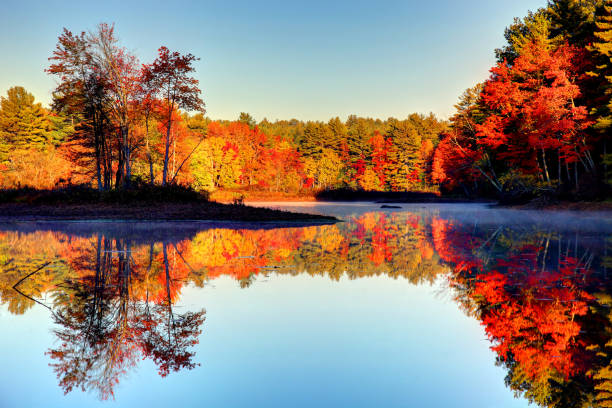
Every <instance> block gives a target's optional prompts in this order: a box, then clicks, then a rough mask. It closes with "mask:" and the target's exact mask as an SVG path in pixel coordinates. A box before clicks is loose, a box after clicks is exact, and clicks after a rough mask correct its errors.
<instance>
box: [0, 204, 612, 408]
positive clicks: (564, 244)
mask: <svg viewBox="0 0 612 408" xmlns="http://www.w3.org/2000/svg"><path fill="white" fill-rule="evenodd" d="M538 220H539V221H541V222H537V221H538ZM167 227H168V226H165V227H164V228H161V229H160V228H155V229H154V230H148V229H147V227H143V226H139V225H131V226H130V225H120V226H113V225H110V224H108V225H104V226H92V225H91V224H83V225H79V224H69V225H32V224H22V225H12V226H11V225H5V226H3V227H2V232H0V268H1V272H0V300H1V301H2V303H3V304H6V307H7V309H8V310H9V311H10V312H11V313H12V314H15V315H20V314H24V313H25V312H26V311H27V310H29V309H30V308H33V307H35V306H36V305H38V306H37V307H46V308H48V309H49V310H50V314H51V317H52V319H53V322H54V331H53V333H54V335H55V337H56V338H57V340H58V341H57V343H56V344H55V345H54V346H51V347H50V348H49V350H48V352H47V358H48V359H49V362H50V365H51V367H52V369H53V371H54V372H55V375H56V376H57V381H58V383H59V386H60V387H61V388H62V389H63V390H64V392H65V393H69V392H71V391H73V390H74V389H81V390H83V391H93V392H95V393H97V394H98V396H99V398H101V399H107V398H109V397H113V395H114V393H113V392H114V388H115V387H116V385H117V384H118V383H120V381H121V379H122V378H123V377H124V376H125V375H127V374H128V373H129V372H130V371H132V370H134V369H135V368H136V366H137V365H138V362H139V361H140V360H142V359H148V360H150V361H153V362H154V363H155V365H156V366H157V369H158V372H159V375H161V376H166V375H168V374H170V373H172V372H176V371H180V370H189V369H192V368H194V367H195V366H196V363H195V355H194V351H193V350H194V346H195V345H196V344H197V343H198V341H199V339H200V336H202V335H204V336H205V335H206V334H205V333H204V334H202V333H203V331H204V329H205V311H204V310H183V309H181V310H179V311H177V310H175V309H176V308H175V307H174V305H175V304H176V302H177V301H178V300H179V298H180V296H181V292H182V289H183V288H185V287H186V286H194V287H202V286H204V285H206V284H207V283H209V282H210V281H212V280H214V279H216V278H219V277H221V276H228V277H231V278H233V279H234V280H235V281H236V283H237V285H239V286H240V287H242V288H245V289H246V288H248V287H249V286H250V285H251V284H253V282H256V281H257V280H258V278H261V277H269V276H276V275H289V276H292V275H298V274H309V275H313V276H314V275H320V276H325V277H327V278H329V279H332V280H334V281H336V280H339V279H340V278H341V277H348V278H349V279H359V278H362V277H369V276H380V275H384V276H388V277H391V278H395V279H400V278H401V279H405V280H407V281H409V282H410V283H412V284H415V285H417V284H430V283H432V282H434V281H436V280H438V279H440V278H441V277H443V278H444V279H446V280H447V288H448V291H449V292H448V293H450V294H452V296H453V298H454V299H455V301H456V302H457V304H458V306H459V307H460V308H462V310H464V311H465V313H467V314H468V315H469V316H471V317H473V318H474V319H478V320H479V321H480V322H481V324H482V326H483V328H484V331H485V332H486V335H487V336H488V339H489V341H490V342H491V347H492V349H493V350H494V352H495V353H496V354H497V356H498V357H497V358H498V364H499V365H500V366H502V367H504V368H505V370H506V371H507V377H506V384H507V386H508V387H509V388H510V389H512V390H513V391H514V392H515V393H516V394H517V396H522V397H525V398H527V399H528V400H529V401H530V402H535V403H537V404H539V405H542V406H550V407H553V406H554V407H565V406H610V405H611V404H612V366H611V362H612V315H611V306H612V296H611V295H610V294H611V291H610V287H609V286H610V281H609V279H608V277H607V267H608V266H609V265H610V264H611V262H612V259H611V258H610V257H609V256H608V248H609V245H610V242H609V240H608V237H607V235H606V234H605V233H603V232H602V228H603V230H605V229H606V228H607V227H606V226H605V225H604V226H603V227H602V225H601V224H600V225H598V229H593V228H591V227H588V225H587V227H585V224H584V223H580V222H574V223H562V224H551V223H550V217H540V218H535V219H534V218H530V219H528V220H523V221H520V220H519V221H517V220H516V219H514V220H513V222H512V223H510V222H508V221H507V220H506V219H504V218H503V217H502V220H501V221H500V220H499V219H487V218H486V217H484V218H483V217H476V218H474V217H473V216H472V217H469V216H466V215H465V214H453V213H446V212H444V211H424V210H410V211H398V212H391V213H383V212H380V211H372V212H365V213H362V214H358V215H354V216H349V217H347V218H346V222H344V223H339V224H336V225H323V226H312V227H302V228H276V229H274V228H271V229H240V228H219V227H212V228H204V229H201V228H175V227H171V228H167ZM247 290H248V289H247ZM432 324H435V322H433V323H432ZM449 341H450V340H449Z"/></svg>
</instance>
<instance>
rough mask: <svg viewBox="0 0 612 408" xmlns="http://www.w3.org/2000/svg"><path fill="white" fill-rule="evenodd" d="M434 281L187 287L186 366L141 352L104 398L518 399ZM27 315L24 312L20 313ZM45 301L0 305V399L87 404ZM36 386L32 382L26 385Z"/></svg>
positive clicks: (156, 402) (383, 402) (349, 402)
mask: <svg viewBox="0 0 612 408" xmlns="http://www.w3.org/2000/svg"><path fill="white" fill-rule="evenodd" d="M439 292H440V288H439V287H438V285H436V286H428V285H423V286H413V285H411V284H409V283H408V282H406V281H403V280H392V279H389V278H385V277H377V278H365V279H360V280H352V281H349V280H347V279H342V280H341V281H340V282H332V281H330V280H328V279H326V278H321V277H314V278H312V277H309V276H307V275H300V276H297V277H287V276H271V277H270V278H269V279H266V278H263V277H262V278H259V279H258V280H257V281H256V282H255V283H254V284H253V285H252V286H251V287H249V288H248V289H240V288H239V286H238V285H237V284H236V282H235V281H234V280H231V279H229V278H221V279H218V280H215V281H214V282H213V283H212V284H211V285H210V286H208V287H206V288H204V289H197V288H189V289H187V290H185V291H184V292H183V294H182V301H181V302H180V304H179V305H177V309H179V310H182V309H184V308H186V309H192V310H195V309H199V308H201V307H205V308H206V310H207V320H206V322H205V324H204V331H203V334H202V336H201V339H200V344H199V345H198V346H197V347H196V355H197V357H196V361H197V362H199V363H201V364H202V365H201V366H200V367H198V368H196V369H194V370H193V371H184V372H179V373H172V374H170V375H169V376H168V377H166V378H160V377H159V376H158V375H157V373H156V368H155V366H154V365H153V364H151V363H150V362H148V361H142V362H140V364H139V367H138V368H137V369H136V370H134V371H133V372H132V373H130V374H129V375H128V376H127V378H125V379H124V380H123V381H122V382H121V383H120V384H119V386H118V387H117V390H116V401H115V402H112V401H107V402H97V403H98V404H100V405H111V406H167V405H168V404H171V405H175V406H195V405H197V406H218V407H221V406H225V407H245V406H266V407H286V406H294V407H297V406H300V407H312V406H354V407H355V406H363V407H370V406H397V407H403V406H410V405H412V404H414V406H424V407H425V406H432V407H433V406H470V407H474V406H477V407H486V406H490V407H507V406H525V405H526V403H525V401H521V400H515V399H513V397H512V393H511V392H510V391H509V390H508V389H506V388H505V386H504V383H503V377H504V372H503V370H502V369H501V368H498V367H495V365H494V359H495V357H494V354H493V352H491V350H490V349H489V344H488V342H487V341H485V340H484V339H485V337H484V333H483V330H482V328H481V327H480V326H479V324H478V322H476V321H475V320H473V319H470V318H468V317H466V316H465V315H464V314H463V313H462V312H461V311H459V310H458V309H457V306H456V304H454V302H453V301H451V300H449V299H448V298H447V297H445V296H444V295H443V294H442V295H441V294H439ZM24 317H26V318H24ZM49 323H50V320H49V318H48V315H47V311H46V310H44V309H42V308H34V309H32V310H30V311H28V312H26V315H25V316H23V317H22V316H11V315H9V314H8V313H7V312H6V310H5V309H3V310H2V315H1V316H0V325H2V327H3V333H4V335H3V336H1V337H0V347H2V350H4V352H3V353H2V358H1V359H0V361H1V362H2V365H3V367H5V368H6V367H16V369H11V370H6V369H5V373H6V374H5V375H6V377H4V380H3V381H2V383H1V384H2V385H0V391H1V395H2V397H1V399H2V401H3V404H2V406H9V407H10V406H79V405H81V404H83V405H82V406H93V405H94V404H95V403H96V398H95V396H94V395H91V394H84V393H81V392H80V391H76V392H72V393H70V394H68V395H67V396H66V397H63V396H62V391H61V390H60V388H59V387H57V380H56V378H55V375H54V374H53V373H52V371H51V369H50V368H49V367H48V363H49V361H48V358H47V357H46V356H44V353H45V351H47V348H48V347H49V345H50V344H51V343H52V342H53V341H54V339H53V336H52V335H51V333H50V331H51V326H50V324H49ZM32 387H34V388H35V389H36V391H35V392H33V391H32Z"/></svg>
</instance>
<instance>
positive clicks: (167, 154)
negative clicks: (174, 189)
mask: <svg viewBox="0 0 612 408" xmlns="http://www.w3.org/2000/svg"><path fill="white" fill-rule="evenodd" d="M171 118H172V110H168V128H167V129H166V148H165V151H164V170H163V173H162V185H164V186H165V185H166V183H167V181H168V161H169V160H170V129H171V128H172V119H171Z"/></svg>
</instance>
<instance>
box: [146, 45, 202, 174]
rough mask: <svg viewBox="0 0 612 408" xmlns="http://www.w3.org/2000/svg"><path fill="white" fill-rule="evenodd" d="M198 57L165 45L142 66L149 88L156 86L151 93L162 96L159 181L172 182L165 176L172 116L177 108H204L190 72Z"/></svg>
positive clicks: (192, 70)
mask: <svg viewBox="0 0 612 408" xmlns="http://www.w3.org/2000/svg"><path fill="white" fill-rule="evenodd" d="M197 60H198V59H197V58H196V57H195V56H193V55H192V54H186V55H181V54H180V53H178V52H176V51H174V52H171V51H170V50H169V49H168V48H166V47H160V48H159V50H158V57H157V59H156V60H155V61H153V63H152V64H150V65H147V66H146V67H145V70H144V75H143V80H144V81H145V82H148V83H150V86H149V89H154V90H156V92H155V97H157V98H159V99H161V100H163V102H164V114H163V117H162V120H163V122H164V126H165V128H166V135H165V139H164V142H165V149H164V156H163V157H164V163H163V170H162V184H163V185H166V184H167V183H169V182H172V181H173V179H174V177H175V176H176V174H175V175H174V177H172V179H170V178H169V174H168V166H169V160H170V148H171V145H172V143H173V138H172V135H171V130H172V118H173V115H174V114H175V113H176V110H178V109H187V110H192V111H202V112H203V111H204V102H203V101H202V99H201V98H200V93H201V91H200V89H199V88H198V80H197V79H195V78H194V77H193V76H192V73H193V72H194V70H195V68H194V67H193V63H194V62H195V61H197Z"/></svg>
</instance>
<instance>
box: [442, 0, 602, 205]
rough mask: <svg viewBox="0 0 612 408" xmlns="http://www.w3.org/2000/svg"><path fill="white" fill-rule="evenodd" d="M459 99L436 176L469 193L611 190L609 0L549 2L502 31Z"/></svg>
mask: <svg viewBox="0 0 612 408" xmlns="http://www.w3.org/2000/svg"><path fill="white" fill-rule="evenodd" d="M505 37H506V40H507V44H506V45H505V46H504V47H502V48H500V49H498V50H496V55H497V59H498V63H497V64H496V65H495V67H493V68H492V69H491V76H490V78H489V79H488V80H486V81H485V82H484V83H483V84H479V85H476V86H475V87H474V88H471V89H468V90H467V91H466V92H465V93H464V94H463V95H462V97H461V98H460V101H459V103H458V104H457V105H456V109H457V110H456V113H455V115H454V116H453V117H452V118H451V130H450V131H449V132H448V133H447V134H446V135H445V136H444V138H443V140H442V141H441V142H440V144H439V146H438V148H437V149H436V152H435V154H434V161H433V169H432V180H433V181H434V182H439V183H441V185H442V186H443V188H445V189H447V190H453V189H462V190H464V191H465V192H466V193H468V194H482V193H483V191H486V190H492V191H493V192H495V193H497V194H502V195H510V196H517V197H521V196H523V197H525V196H533V195H536V194H555V195H564V196H566V197H593V198H595V197H602V196H606V195H608V194H609V187H608V183H609V182H610V181H611V178H612V174H610V169H609V168H608V165H609V164H611V163H612V155H611V154H612V152H610V151H609V147H608V143H609V136H610V125H611V124H612V116H611V109H612V102H611V98H612V87H611V85H612V60H611V57H612V1H610V0H605V1H603V0H580V1H579V0H551V1H549V3H548V5H547V6H546V7H544V8H542V9H539V10H537V11H536V12H532V13H529V14H528V15H527V16H526V17H525V18H523V19H518V18H517V19H515V21H514V23H513V24H512V25H510V26H509V27H508V28H507V29H506V32H505Z"/></svg>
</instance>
